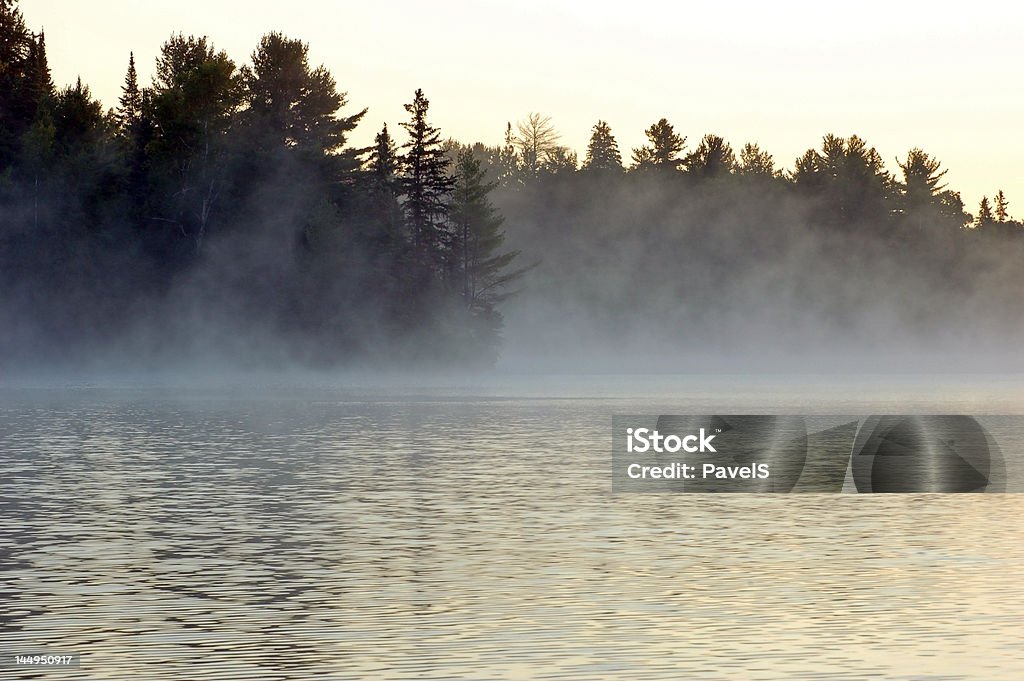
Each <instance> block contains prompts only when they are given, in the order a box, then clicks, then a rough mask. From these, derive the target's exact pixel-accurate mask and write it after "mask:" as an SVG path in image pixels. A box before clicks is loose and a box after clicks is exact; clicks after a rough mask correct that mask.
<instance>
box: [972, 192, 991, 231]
mask: <svg viewBox="0 0 1024 681" xmlns="http://www.w3.org/2000/svg"><path fill="white" fill-rule="evenodd" d="M993 222H994V220H993V216H992V204H991V203H989V200H988V197H987V196H983V197H981V203H980V204H978V217H977V218H976V219H975V222H974V225H975V227H988V226H989V225H991V224H992V223H993Z"/></svg>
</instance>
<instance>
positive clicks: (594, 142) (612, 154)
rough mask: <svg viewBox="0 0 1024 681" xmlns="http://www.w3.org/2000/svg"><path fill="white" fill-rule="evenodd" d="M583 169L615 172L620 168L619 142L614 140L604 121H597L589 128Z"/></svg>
mask: <svg viewBox="0 0 1024 681" xmlns="http://www.w3.org/2000/svg"><path fill="white" fill-rule="evenodd" d="M583 170H600V171H610V172H616V171H621V170H622V154H620V153H619V143H618V142H616V141H615V137H614V136H613V135H612V130H611V128H610V127H609V126H608V124H607V123H605V122H604V121H598V122H597V123H595V124H594V127H593V128H592V130H591V134H590V142H589V143H588V144H587V157H586V159H584V161H583Z"/></svg>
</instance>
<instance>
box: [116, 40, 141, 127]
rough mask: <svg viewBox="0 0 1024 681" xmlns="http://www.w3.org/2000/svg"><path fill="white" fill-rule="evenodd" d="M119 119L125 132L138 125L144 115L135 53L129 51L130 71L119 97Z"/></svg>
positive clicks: (126, 75)
mask: <svg viewBox="0 0 1024 681" xmlns="http://www.w3.org/2000/svg"><path fill="white" fill-rule="evenodd" d="M117 101H118V104H119V105H120V106H119V107H118V111H117V121H118V124H119V125H120V126H121V131H122V132H123V133H125V134H129V133H131V131H132V130H133V129H134V128H135V126H136V125H138V123H139V120H140V119H141V117H142V92H141V91H140V90H139V76H138V73H137V72H136V70H135V53H134V52H129V53H128V72H127V73H126V74H125V77H124V85H122V86H121V96H120V97H119V98H118V100H117Z"/></svg>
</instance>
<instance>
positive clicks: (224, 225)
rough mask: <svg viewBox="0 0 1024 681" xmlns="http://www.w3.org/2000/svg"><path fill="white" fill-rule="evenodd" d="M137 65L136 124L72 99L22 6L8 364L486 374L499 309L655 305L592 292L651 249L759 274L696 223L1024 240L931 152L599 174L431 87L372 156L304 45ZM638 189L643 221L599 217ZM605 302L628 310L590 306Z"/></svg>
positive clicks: (9, 92)
mask: <svg viewBox="0 0 1024 681" xmlns="http://www.w3.org/2000/svg"><path fill="white" fill-rule="evenodd" d="M127 62H128V63H127V70H126V74H125V77H124V83H123V87H122V93H121V96H120V98H119V100H118V103H117V106H116V107H114V108H112V109H110V110H105V109H104V107H103V105H102V104H101V103H100V102H99V101H98V100H97V99H96V98H95V97H93V96H92V94H91V92H90V90H89V87H88V86H87V85H85V84H83V83H82V82H81V81H80V80H79V81H78V82H76V83H74V84H73V85H70V86H66V87H63V88H56V87H55V86H54V84H53V82H52V79H51V75H50V71H49V67H48V64H47V57H46V44H45V37H44V36H43V35H42V34H37V33H34V32H32V31H31V30H29V29H28V27H26V25H25V23H24V20H23V18H22V16H21V14H20V11H19V10H18V8H17V6H16V3H15V2H14V1H13V0H0V207H2V212H0V287H2V291H3V301H2V303H0V325H2V328H3V329H4V332H3V334H2V335H0V353H2V354H3V355H4V356H7V357H15V358H17V357H35V358H61V359H68V360H72V361H74V360H76V359H77V358H81V357H85V356H88V355H90V354H93V353H95V352H97V351H98V350H99V349H111V348H113V349H114V350H115V351H124V352H128V351H131V352H134V353H140V352H141V353H142V354H143V356H144V357H149V358H160V357H164V356H174V355H180V354H181V353H189V352H199V351H202V350H204V349H208V348H210V347H211V346H214V347H216V348H217V349H218V350H219V351H220V352H224V353H228V354H231V353H235V354H237V355H239V356H241V357H245V356H254V357H261V358H264V359H265V358H267V357H279V358H281V359H282V360H297V361H301V362H306V363H312V364H337V363H344V362H347V361H353V360H355V359H366V358H376V359H379V360H381V361H394V360H396V359H402V360H406V359H407V360H421V359H429V360H436V361H443V362H456V363H470V364H472V363H484V364H486V363H491V362H493V361H494V360H495V358H496V357H497V354H498V351H499V347H500V344H501V337H502V329H503V317H502V313H501V312H500V309H499V308H500V307H501V305H502V303H503V301H505V300H506V299H507V298H508V297H509V296H510V295H512V294H513V293H516V292H517V291H518V290H520V289H524V290H525V294H524V296H523V298H530V297H531V296H534V295H536V296H542V297H548V296H549V294H550V296H551V297H553V298H559V297H561V298H562V299H564V300H566V301H570V300H571V301H575V302H573V303H572V304H573V305H577V306H582V307H586V306H587V305H590V306H591V308H593V310H592V311H593V312H595V314H598V310H599V309H600V308H601V307H602V306H604V307H607V308H608V309H610V310H618V309H621V306H623V305H626V304H631V302H630V301H629V300H627V298H629V296H630V295H638V294H637V292H636V290H635V289H634V288H630V287H628V286H627V287H625V288H623V289H622V290H618V291H617V290H615V289H612V288H609V287H606V286H596V287H595V288H590V287H589V286H587V285H585V284H584V282H587V281H589V280H591V279H594V278H597V279H600V278H601V277H602V276H603V273H607V272H606V271H604V270H602V269H601V267H602V265H601V263H602V262H603V260H604V259H606V258H607V257H608V256H609V254H610V253H612V252H620V251H622V250H623V249H624V248H625V247H626V246H627V245H629V244H636V243H642V244H644V246H645V247H647V248H651V247H654V248H657V245H658V243H659V242H661V244H662V246H663V247H665V248H668V249H669V250H670V251H672V252H675V253H679V252H690V253H693V252H703V254H704V255H708V254H712V255H714V257H715V258H719V259H720V260H721V261H722V262H731V263H732V264H733V265H735V264H736V263H738V262H740V261H741V260H742V259H744V258H748V257H750V254H751V253H752V251H751V250H750V249H749V248H747V246H743V245H740V246H737V247H735V248H734V250H733V251H732V252H730V253H718V252H715V251H708V250H707V249H708V246H707V240H706V239H696V238H693V237H694V236H695V234H696V233H697V232H695V231H694V230H697V231H701V230H708V229H711V228H712V226H714V227H713V228H714V230H730V232H729V233H730V234H731V236H732V240H733V242H734V243H735V244H741V243H742V242H743V241H744V239H740V238H739V237H740V236H741V235H748V236H751V237H752V239H753V241H758V242H760V241H761V240H763V239H765V238H766V237H765V234H769V235H774V236H772V238H774V239H775V241H776V242H778V243H784V242H785V241H786V239H785V238H784V236H785V234H786V231H785V229H783V228H782V227H778V225H782V224H783V223H786V222H787V221H794V220H796V221H798V222H800V223H801V225H809V226H812V227H813V231H814V232H815V233H822V232H824V233H828V234H833V235H848V234H851V233H856V234H857V235H858V238H861V239H868V240H874V241H880V242H881V241H885V242H888V241H892V240H902V241H906V240H908V239H909V240H915V241H920V240H932V241H934V242H936V243H938V242H941V243H951V242H952V241H955V240H957V239H963V240H965V241H969V240H971V238H972V236H971V235H978V234H997V233H998V235H999V237H998V238H1000V239H1005V238H1008V237H1007V235H1009V234H1013V235H1015V234H1017V233H1018V232H1019V231H1020V228H1021V224H1020V223H1019V222H1017V221H1014V220H1012V219H1011V218H1010V216H1009V213H1008V202H1007V199H1006V197H1005V196H1004V195H1003V193H1002V192H1001V191H1000V192H998V193H997V194H996V195H995V198H994V205H993V203H991V202H989V200H988V199H987V198H986V199H985V200H983V202H982V204H981V206H980V207H979V210H978V214H977V217H972V216H970V215H969V214H967V213H966V212H965V211H964V206H963V203H962V201H961V200H960V197H959V195H958V194H957V193H956V192H954V191H952V190H949V189H947V188H946V187H945V186H944V185H943V184H942V178H943V175H944V172H945V171H944V170H943V169H942V168H941V166H940V164H939V162H938V161H937V160H936V159H934V158H933V157H932V156H930V155H929V154H927V153H925V152H924V151H922V150H920V149H913V150H911V151H910V152H909V153H908V154H907V155H906V157H905V158H904V159H903V160H901V161H900V162H899V168H900V170H901V172H902V177H900V178H897V177H894V176H892V175H891V174H890V173H889V172H888V171H887V170H886V169H885V165H884V163H883V161H882V158H881V156H880V155H879V153H878V152H877V151H876V150H875V149H873V148H871V147H869V146H868V144H867V143H866V142H865V141H864V140H862V139H860V138H859V137H857V136H855V135H854V136H849V137H839V136H834V135H829V136H826V137H825V138H824V139H823V141H822V144H821V146H820V148H816V149H810V150H808V151H807V152H806V153H805V154H803V155H802V156H800V157H799V158H798V159H797V160H796V161H795V163H794V166H793V168H792V169H791V170H788V171H784V170H782V169H780V168H779V167H777V164H776V163H775V161H774V159H773V158H772V156H771V155H770V154H768V153H767V152H765V151H763V150H762V149H761V148H760V147H759V146H758V145H757V144H753V143H750V144H746V145H744V146H743V147H742V148H741V149H740V151H739V153H738V154H737V153H736V152H735V151H734V150H733V148H732V147H731V146H730V144H729V143H728V142H726V141H725V140H724V139H722V138H721V137H719V136H716V135H710V134H709V135H705V136H704V137H703V138H701V139H700V140H699V142H697V143H696V145H695V146H694V148H693V149H692V150H690V149H689V148H688V145H687V139H686V137H684V136H682V135H681V134H679V133H677V132H676V130H675V128H674V127H673V125H672V124H671V123H669V122H668V120H667V119H665V118H662V119H660V120H659V121H657V122H655V123H653V124H652V125H651V126H650V127H649V128H648V129H647V130H646V136H647V140H648V143H647V144H646V145H644V146H642V147H640V148H637V149H634V150H632V154H631V161H630V162H629V163H628V164H627V163H626V162H624V161H623V157H622V153H621V151H620V150H619V147H618V143H617V141H616V139H615V136H614V135H613V133H612V130H611V128H610V127H609V125H608V124H607V123H606V122H604V121H598V122H597V123H596V124H595V126H594V127H593V130H592V135H591V138H590V142H589V144H588V147H587V150H586V153H585V157H584V159H583V161H582V162H580V161H579V159H578V157H577V155H576V154H575V153H574V152H573V151H572V150H570V149H568V148H567V147H566V146H564V145H562V144H561V143H560V136H559V134H558V133H557V131H556V130H555V129H554V127H553V125H552V123H551V121H550V119H549V118H547V117H545V116H542V115H540V114H530V115H528V116H527V117H526V118H524V119H523V120H521V121H519V122H517V123H516V124H515V126H513V125H512V124H511V123H510V124H508V125H507V127H506V130H505V137H504V142H503V144H500V145H497V146H493V147H492V146H487V145H483V144H479V143H478V144H461V143H459V142H456V141H454V140H451V139H445V138H443V137H442V134H441V131H440V130H439V129H438V128H437V127H436V126H435V125H433V123H432V121H431V119H430V116H429V109H430V102H429V100H428V99H427V97H426V95H425V94H424V93H423V92H422V91H421V90H416V91H415V92H414V93H413V94H412V97H411V101H410V102H409V103H407V104H406V105H405V111H406V113H407V118H406V119H405V120H403V121H399V122H398V126H397V127H398V128H399V130H400V133H399V134H398V135H397V136H395V135H393V128H392V129H389V127H388V126H387V125H385V126H384V127H383V128H382V129H381V130H380V131H379V132H378V133H377V134H376V136H375V140H374V144H373V145H372V146H370V147H369V148H365V149H363V148H356V147H354V146H352V145H351V144H350V142H349V136H350V134H351V132H352V131H353V130H354V129H355V128H356V126H357V125H359V124H360V121H361V120H362V119H363V117H364V116H365V114H366V110H365V109H363V110H360V111H350V110H349V102H348V96H347V94H346V93H344V92H343V91H341V90H339V88H338V85H337V83H336V81H335V79H334V77H333V76H332V74H331V73H330V72H329V71H328V70H327V69H326V68H324V67H323V66H315V65H313V64H311V63H310V61H309V54H308V46H307V44H306V43H304V42H302V41H301V40H297V39H294V38H290V37H287V36H285V35H282V34H280V33H277V32H272V33H268V34H267V35H265V36H264V37H263V38H262V39H261V41H260V43H259V44H258V45H257V46H256V48H255V50H254V51H253V53H252V54H251V55H250V60H249V63H248V64H244V65H239V64H238V63H236V62H235V61H234V60H233V59H232V58H231V57H230V56H229V55H228V54H226V53H225V52H224V51H222V50H218V49H217V48H216V47H215V46H214V44H213V43H212V42H211V41H210V40H209V39H208V38H206V37H196V36H186V35H183V34H175V35H172V36H171V37H170V38H169V39H168V40H167V41H166V42H165V43H164V44H163V45H162V46H161V48H160V51H159V54H158V56H157V59H156V64H155V71H154V74H155V75H154V76H153V79H152V82H151V83H150V84H148V85H143V84H141V83H140V82H139V77H138V72H137V69H136V64H135V60H134V56H133V55H131V54H130V55H129V56H128V60H127ZM639 195H646V196H650V197H652V198H651V199H650V202H648V203H644V204H643V205H639V204H636V203H635V197H636V196H639ZM612 196H619V197H626V198H624V199H623V201H622V202H621V203H622V204H630V205H631V206H633V208H634V209H635V210H634V212H633V213H632V214H622V213H621V212H617V211H615V210H605V211H600V210H598V207H599V206H601V205H603V204H604V202H606V201H608V200H609V197H612ZM741 205H744V206H757V208H756V210H755V209H751V210H752V213H754V214H757V216H758V217H757V219H756V220H749V219H747V220H745V219H744V218H743V215H742V214H737V213H736V210H737V209H738V208H737V207H738V206H741ZM794 206H798V208H794ZM741 213H742V211H741ZM641 214H642V215H645V216H646V217H640V216H641ZM726 214H729V215H731V217H730V218H729V219H728V220H727V219H726V218H725V217H723V216H725V215H726ZM613 216H614V217H613ZM766 216H767V217H766ZM506 221H507V222H506ZM506 225H507V232H508V233H507V234H506ZM772 225H776V227H772ZM755 230H757V231H759V232H761V233H759V234H756V235H755V234H754V231H755ZM684 234H685V235H687V236H686V237H685V238H684V237H683V236H682V235H684ZM721 235H722V233H721V232H718V233H717V236H716V238H720V237H721ZM837 238H845V237H837ZM748 245H749V244H748ZM702 249H704V250H703V251H702ZM663 250H664V249H663ZM763 250H764V252H763V253H761V254H760V255H759V256H758V257H764V258H768V259H769V260H768V261H766V262H770V261H771V260H770V259H771V258H772V257H775V258H779V257H781V256H780V255H779V252H778V245H777V244H776V245H774V246H770V247H766V248H765V249H763ZM773 254H774V255H773ZM655 259H657V258H655ZM705 260H706V259H705ZM929 262H931V263H932V266H937V265H936V262H938V261H937V260H935V259H933V260H932V261H929ZM649 269H650V272H651V274H650V275H649V276H648V277H647V278H646V279H644V278H641V283H642V287H641V288H644V289H645V290H648V291H656V290H660V289H665V288H666V287H668V288H672V289H679V290H680V292H681V294H682V295H683V298H681V299H678V300H683V301H687V300H691V298H692V296H695V295H697V292H698V291H705V290H706V285H707V282H709V281H713V280H714V277H713V276H711V277H710V278H709V277H708V276H706V275H707V274H708V273H707V272H703V271H701V270H699V269H694V270H692V271H690V273H689V274H686V273H679V272H678V271H677V270H675V269H672V268H671V266H670V264H669V263H668V262H663V263H661V265H660V266H659V267H654V268H649ZM618 274H621V272H619V273H618ZM612 279H613V280H614V277H613V278H612ZM698 279H700V280H701V281H700V282H698ZM687 282H689V283H687ZM587 289H590V290H600V291H602V294H601V296H598V297H596V298H594V297H591V298H589V299H588V300H589V302H586V301H584V302H581V300H583V299H584V298H586V295H583V291H585V290H587ZM581 295H582V297H581ZM567 296H568V297H567ZM602 296H603V297H602ZM633 302H636V301H633ZM687 306H688V308H687V309H689V310H691V312H692V313H694V314H696V313H698V312H699V310H700V309H701V306H700V305H698V304H693V303H692V301H691V302H690V303H686V304H684V305H683V307H687Z"/></svg>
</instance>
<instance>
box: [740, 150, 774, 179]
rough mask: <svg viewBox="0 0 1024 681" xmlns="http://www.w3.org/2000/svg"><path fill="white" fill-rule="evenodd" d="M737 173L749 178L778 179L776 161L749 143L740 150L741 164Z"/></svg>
mask: <svg viewBox="0 0 1024 681" xmlns="http://www.w3.org/2000/svg"><path fill="white" fill-rule="evenodd" d="M736 172H737V173H739V174H740V175H745V176H748V177H777V173H776V170H775V159H773V158H772V155H771V154H769V153H768V152H767V151H762V150H761V147H759V146H758V145H756V144H751V143H750V142H747V143H746V144H744V145H743V148H742V149H741V150H740V162H739V164H737V166H736Z"/></svg>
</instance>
